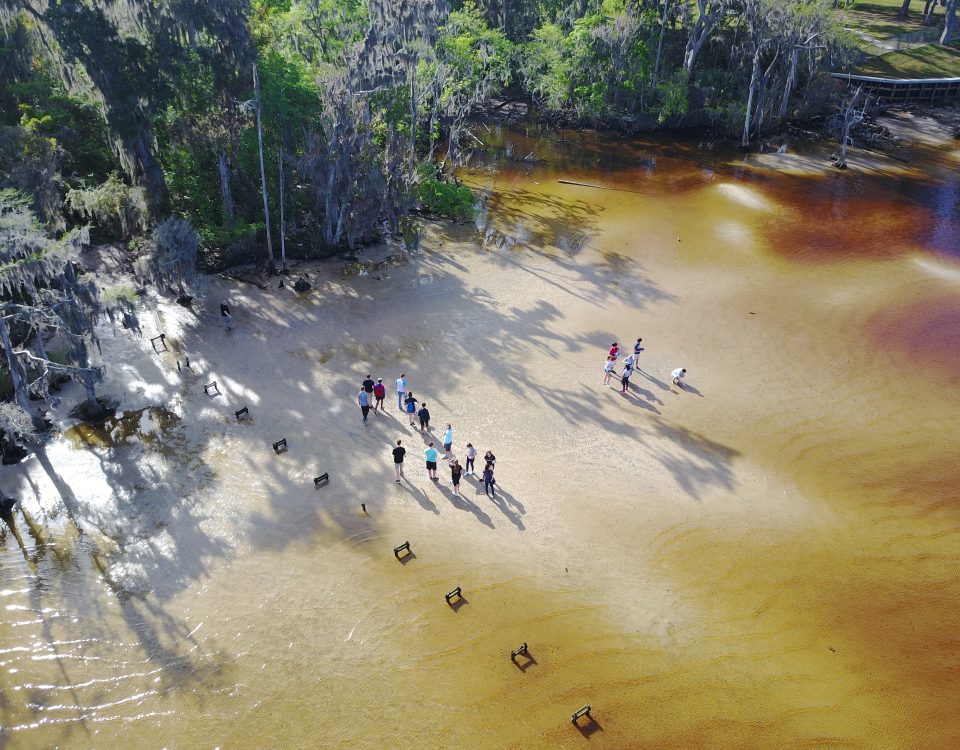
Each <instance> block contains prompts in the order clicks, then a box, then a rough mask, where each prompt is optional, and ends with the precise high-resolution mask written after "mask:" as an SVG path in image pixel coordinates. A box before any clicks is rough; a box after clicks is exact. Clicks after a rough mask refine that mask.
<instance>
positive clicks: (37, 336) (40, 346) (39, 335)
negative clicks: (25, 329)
mask: <svg viewBox="0 0 960 750" xmlns="http://www.w3.org/2000/svg"><path fill="white" fill-rule="evenodd" d="M33 340H34V341H35V342H36V344H37V354H39V355H40V356H41V357H43V358H44V359H50V357H49V356H47V346H46V344H44V343H43V331H41V330H40V329H39V328H37V329H36V330H35V331H34V332H33Z"/></svg>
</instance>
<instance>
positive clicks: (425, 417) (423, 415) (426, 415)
mask: <svg viewBox="0 0 960 750" xmlns="http://www.w3.org/2000/svg"><path fill="white" fill-rule="evenodd" d="M417 416H418V417H420V431H421V432H422V431H423V430H429V429H430V410H429V409H428V408H427V402H426V401H424V402H423V405H422V406H421V407H420V411H418V412H417Z"/></svg>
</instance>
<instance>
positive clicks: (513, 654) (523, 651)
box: [510, 641, 530, 662]
mask: <svg viewBox="0 0 960 750" xmlns="http://www.w3.org/2000/svg"><path fill="white" fill-rule="evenodd" d="M520 654H523V655H524V656H526V657H528V658H529V656H530V654H528V653H527V643H526V641H524V642H523V643H521V644H520V648H518V649H515V650H513V651H511V652H510V661H513V662H515V661H516V660H517V657H518V656H520Z"/></svg>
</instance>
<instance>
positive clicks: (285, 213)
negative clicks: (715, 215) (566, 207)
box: [0, 0, 955, 430]
mask: <svg viewBox="0 0 960 750" xmlns="http://www.w3.org/2000/svg"><path fill="white" fill-rule="evenodd" d="M905 5H906V4H905ZM843 7H844V6H843V5H842V4H838V2H837V1H836V0H786V1H785V2H782V1H781V2H774V1H773V0H662V2H657V1H656V0H644V1H643V2H637V1H636V0H482V1H480V2H471V1H470V0H467V1H466V2H452V3H449V4H448V3H446V2H443V0H421V1H417V2H414V1H413V0H409V1H408V0H402V1H401V2H383V0H369V2H363V1H362V0H305V1H303V2H296V1H294V0H175V1H174V0H118V1H117V2H109V3H106V2H95V1H93V0H91V1H89V2H84V1H81V0H76V1H74V2H57V1H53V0H3V1H2V2H0V25H2V27H3V37H2V45H0V100H2V117H3V119H2V122H0V189H2V191H3V192H2V193H0V234H2V235H3V243H4V246H3V253H4V260H3V274H2V279H0V292H2V300H3V315H0V338H2V339H3V344H4V348H5V353H6V357H5V360H6V364H7V365H8V369H9V374H10V377H11V379H12V382H11V383H10V387H11V388H12V392H13V393H14V394H15V395H16V401H17V402H18V403H19V404H20V405H21V406H22V407H24V408H25V409H26V408H27V405H28V404H27V394H28V392H30V393H33V394H34V395H36V394H37V393H40V394H45V393H47V385H48V384H49V382H50V381H51V379H56V378H57V377H61V378H62V377H68V378H73V379H78V380H80V381H81V382H83V383H84V384H85V386H86V387H87V389H88V393H89V394H90V397H91V402H92V401H93V399H94V396H93V393H94V391H93V382H94V380H95V379H96V375H97V373H96V372H95V371H94V370H92V369H91V368H89V367H88V357H87V352H88V350H89V348H90V347H91V346H93V345H95V344H96V336H95V330H94V328H95V322H96V320H97V319H98V318H99V317H100V316H101V315H109V316H111V317H112V318H115V319H118V320H122V321H123V324H124V325H125V326H126V327H135V326H136V322H135V316H134V314H133V309H134V301H135V294H134V290H131V289H129V288H121V289H112V290H110V289H106V290H98V289H97V288H95V286H94V285H93V283H92V281H90V280H89V279H84V278H83V274H78V273H77V271H76V268H77V266H76V261H75V258H76V255H77V253H79V252H80V251H81V250H82V249H83V248H84V247H85V246H87V245H88V244H91V243H92V244H104V243H115V244H117V245H119V246H122V247H123V248H125V252H126V253H127V255H128V257H129V262H130V267H131V269H135V270H136V272H137V274H138V276H137V277H138V278H139V279H140V280H141V281H142V282H143V283H158V284H161V285H166V287H165V288H167V289H169V290H171V291H173V292H176V293H179V294H183V293H184V292H185V290H186V289H187V287H188V286H189V285H188V284H187V283H186V280H187V278H188V277H189V276H190V275H191V274H193V273H195V271H196V270H197V269H198V268H199V269H200V270H204V269H210V268H216V267H223V266H227V265H231V264H236V263H240V262H247V261H256V262H258V263H262V264H264V265H265V267H266V268H267V269H268V270H269V271H270V272H271V273H272V272H284V271H286V270H287V263H288V257H297V258H305V257H322V256H324V255H330V254H333V253H336V252H342V251H350V250H351V249H353V248H356V247H358V246H362V245H364V244H366V243H370V242H373V241H376V240H377V239H378V238H380V237H382V236H384V235H385V234H388V235H392V236H394V237H397V238H402V239H403V240H404V241H406V242H407V243H408V244H410V243H415V242H416V238H417V221H416V217H417V215H418V214H420V213H428V214H433V215H437V216H442V217H449V218H451V219H464V218H469V217H470V215H471V212H472V210H473V203H474V201H473V196H472V194H471V192H470V190H469V189H468V188H467V187H465V186H463V185H462V184H460V182H459V180H458V179H457V178H456V170H457V168H458V167H459V166H461V165H462V164H464V163H465V161H466V160H468V159H469V157H470V153H471V151H472V150H473V149H475V148H476V147H478V146H482V143H481V142H480V140H479V139H478V138H477V136H476V134H475V133H474V132H473V131H474V125H473V123H474V122H475V120H476V118H478V117H486V118H495V117H496V116H497V113H498V110H499V108H500V107H503V106H504V105H505V104H509V103H511V102H524V103H525V104H526V105H527V106H529V107H530V111H531V112H534V113H536V116H537V117H540V118H542V119H544V120H546V121H547V122H549V123H553V124H557V125H565V126H571V127H593V128H614V129H618V130H620V131H623V132H626V133H635V132H638V131H642V130H651V129H656V128H688V129H689V128H693V129H699V130H701V131H704V132H709V133H710V134H711V135H712V136H713V137H718V138H724V137H726V138H730V139H737V140H739V141H740V142H741V143H742V145H744V146H749V145H750V144H751V143H752V142H755V140H756V139H758V138H761V137H763V136H764V134H767V133H770V132H774V131H776V130H777V129H780V128H783V127H784V126H785V125H786V124H787V123H788V122H793V121H803V120H806V119H809V118H811V117H815V116H818V115H822V114H823V113H825V112H830V111H834V112H835V111H836V108H837V103H838V101H840V100H841V99H842V97H843V85H842V84H839V83H838V82H836V81H835V80H833V79H832V78H830V76H829V72H830V71H832V70H842V69H844V68H845V67H846V66H848V65H850V64H851V62H852V61H854V60H855V59H856V58H857V55H858V47H857V42H856V39H855V38H854V37H853V35H852V34H851V33H850V32H849V31H848V30H845V28H844V25H843V22H842V16H841V13H842V10H843ZM954 14H955V1H952V2H951V4H950V8H949V9H948V16H949V17H951V18H952V17H953V15H954ZM52 339H56V340H58V341H59V342H60V343H61V347H60V348H61V349H62V354H61V356H60V361H59V362H55V361H54V358H52V357H51V356H49V355H47V353H46V351H45V347H44V341H50V340H52ZM64 342H66V345H63V344H64ZM14 416H17V415H14ZM20 417H21V418H19V421H18V424H19V425H20V427H18V428H17V429H18V430H19V429H20V428H21V427H22V428H23V429H24V430H28V428H27V427H25V426H24V420H23V419H22V415H20ZM14 421H17V420H14Z"/></svg>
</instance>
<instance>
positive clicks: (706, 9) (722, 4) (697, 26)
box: [683, 0, 728, 73]
mask: <svg viewBox="0 0 960 750" xmlns="http://www.w3.org/2000/svg"><path fill="white" fill-rule="evenodd" d="M696 2H697V11H696V14H695V20H694V21H693V23H692V24H691V25H690V31H689V33H688V35H687V47H686V49H685V50H684V53H683V69H684V70H685V71H687V73H691V72H693V66H694V64H695V63H696V61H697V56H698V55H699V54H700V50H701V49H702V48H703V45H704V43H705V42H706V41H707V39H709V38H710V32H711V31H713V28H714V27H715V26H716V25H717V21H718V20H719V19H720V17H721V15H722V14H723V13H725V12H726V10H727V7H728V5H727V0H696ZM684 15H685V16H686V17H688V18H689V16H691V15H693V13H692V12H691V11H690V6H689V5H685V6H684Z"/></svg>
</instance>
